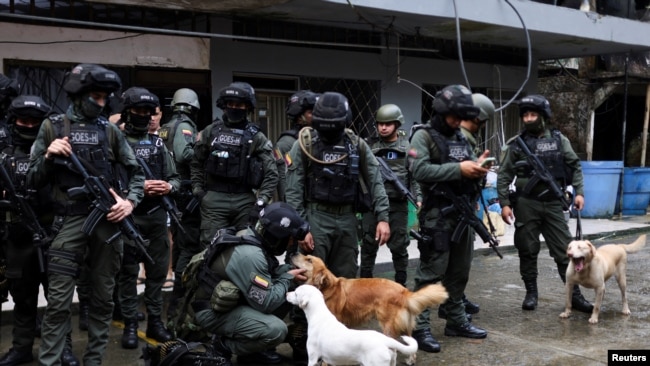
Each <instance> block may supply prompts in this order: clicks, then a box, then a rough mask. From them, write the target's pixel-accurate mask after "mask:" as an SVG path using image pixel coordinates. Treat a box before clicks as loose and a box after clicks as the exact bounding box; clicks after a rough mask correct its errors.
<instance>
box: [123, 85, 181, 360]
mask: <svg viewBox="0 0 650 366" xmlns="http://www.w3.org/2000/svg"><path fill="white" fill-rule="evenodd" d="M122 105H123V106H124V109H123V111H122V116H121V120H122V121H123V122H124V134H125V136H126V141H127V142H128V143H129V145H131V148H133V152H134V154H135V156H136V158H139V159H142V162H144V164H146V165H147V167H148V169H149V170H150V171H151V173H152V174H153V176H147V177H145V181H144V198H143V199H142V202H140V204H139V205H138V207H137V208H135V209H134V210H133V216H134V218H135V223H136V224H137V225H138V228H139V229H140V233H141V234H142V236H143V237H144V238H146V239H148V240H149V246H147V253H148V254H149V256H150V257H151V258H152V259H153V261H154V263H151V262H149V261H148V260H143V258H140V257H141V255H140V254H139V252H138V251H137V250H136V248H135V245H134V244H132V243H129V242H128V241H127V239H125V244H126V245H125V247H124V249H125V250H124V257H123V259H122V268H121V269H120V273H119V275H118V284H119V286H118V290H119V301H120V308H121V310H122V316H123V318H124V332H123V334H122V347H123V348H137V347H138V319H137V307H138V300H139V298H138V292H137V278H138V271H139V269H140V266H139V265H138V263H139V262H141V261H143V262H144V267H145V271H146V273H147V277H146V280H145V281H144V285H145V287H144V304H145V307H146V309H147V332H146V335H147V337H148V338H152V339H155V340H156V341H158V342H166V341H169V340H171V339H172V335H171V333H170V332H169V331H167V329H166V328H165V326H164V324H163V322H162V320H161V318H160V317H161V314H162V310H163V309H162V308H163V297H162V286H163V283H164V282H165V279H166V278H167V267H168V263H169V238H168V236H167V212H166V211H165V210H164V209H163V208H162V206H161V205H162V202H161V200H162V197H163V196H168V195H170V194H171V193H173V192H174V191H175V190H177V189H178V188H179V187H180V185H181V181H180V178H179V176H178V174H177V173H176V167H175V164H174V162H173V161H172V159H171V155H170V154H169V152H168V150H167V147H165V144H164V143H163V140H162V139H161V138H160V137H158V136H157V135H154V134H149V124H150V122H151V119H152V118H153V115H154V114H155V113H156V107H158V106H159V105H160V102H159V100H158V97H157V96H156V95H155V94H153V93H151V92H149V91H148V90H147V89H145V88H139V87H132V88H129V89H127V90H125V91H124V93H123V94H122Z"/></svg>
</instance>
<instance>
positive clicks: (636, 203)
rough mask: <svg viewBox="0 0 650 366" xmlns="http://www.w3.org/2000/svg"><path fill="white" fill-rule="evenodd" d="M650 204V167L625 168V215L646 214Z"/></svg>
mask: <svg viewBox="0 0 650 366" xmlns="http://www.w3.org/2000/svg"><path fill="white" fill-rule="evenodd" d="M648 204H650V168H648V167H643V168H641V167H638V168H625V169H624V170H623V215H645V214H646V210H647V209H648Z"/></svg>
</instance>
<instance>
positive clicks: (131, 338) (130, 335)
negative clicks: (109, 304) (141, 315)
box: [122, 319, 138, 349]
mask: <svg viewBox="0 0 650 366" xmlns="http://www.w3.org/2000/svg"><path fill="white" fill-rule="evenodd" d="M122 348H126V349H135V348H138V320H137V319H124V332H123V333H122Z"/></svg>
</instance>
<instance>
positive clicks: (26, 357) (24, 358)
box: [0, 348, 34, 366]
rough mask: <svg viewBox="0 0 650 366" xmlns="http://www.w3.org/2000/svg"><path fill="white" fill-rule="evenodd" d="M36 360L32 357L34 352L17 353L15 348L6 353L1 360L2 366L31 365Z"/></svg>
mask: <svg viewBox="0 0 650 366" xmlns="http://www.w3.org/2000/svg"><path fill="white" fill-rule="evenodd" d="M33 360H34V356H33V355H32V350H31V349H29V350H25V351H17V350H16V349H15V348H10V349H9V352H7V353H5V355H4V356H2V358H0V365H2V366H14V365H21V364H24V363H30V362H32V361H33Z"/></svg>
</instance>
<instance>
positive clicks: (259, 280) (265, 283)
mask: <svg viewBox="0 0 650 366" xmlns="http://www.w3.org/2000/svg"><path fill="white" fill-rule="evenodd" d="M253 282H254V283H255V284H256V285H257V286H259V287H263V288H268V287H269V281H267V280H265V279H264V278H262V277H260V276H255V278H253Z"/></svg>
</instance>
